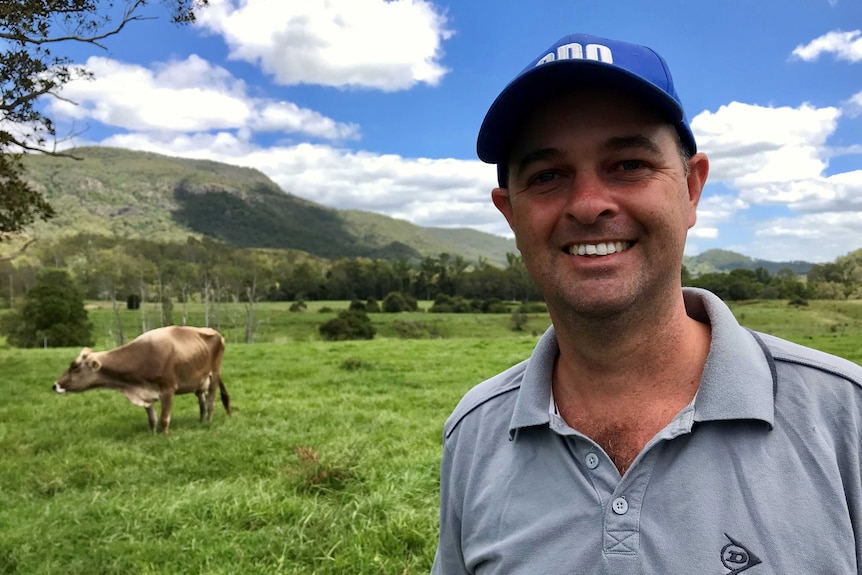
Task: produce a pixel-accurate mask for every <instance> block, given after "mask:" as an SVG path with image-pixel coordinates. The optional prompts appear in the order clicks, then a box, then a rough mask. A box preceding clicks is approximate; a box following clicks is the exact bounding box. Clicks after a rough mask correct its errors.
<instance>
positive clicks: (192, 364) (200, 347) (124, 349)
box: [53, 326, 230, 433]
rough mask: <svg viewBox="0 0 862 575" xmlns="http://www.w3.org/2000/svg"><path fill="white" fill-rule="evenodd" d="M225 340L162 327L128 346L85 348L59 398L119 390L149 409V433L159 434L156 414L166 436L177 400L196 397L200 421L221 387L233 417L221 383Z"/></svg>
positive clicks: (60, 385) (210, 332)
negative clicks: (178, 396)
mask: <svg viewBox="0 0 862 575" xmlns="http://www.w3.org/2000/svg"><path fill="white" fill-rule="evenodd" d="M223 356H224V338H223V337H222V335H221V334H220V333H219V332H217V331H216V330H214V329H210V328H206V327H180V326H168V327H160V328H158V329H153V330H150V331H147V332H145V333H143V334H142V335H140V336H138V337H137V338H135V339H134V340H132V341H130V342H129V343H127V344H126V345H124V346H121V347H118V348H116V349H112V350H110V351H97V352H94V351H93V350H91V349H90V348H89V347H85V348H84V349H82V350H81V353H80V354H78V357H77V358H75V361H73V362H72V364H71V365H70V366H69V369H67V370H66V371H65V373H63V375H61V376H60V379H58V380H57V381H55V382H54V386H53V389H54V391H56V392H57V393H66V392H77V391H87V390H88V389H98V388H104V389H116V390H117V391H122V392H123V393H124V394H126V397H127V398H129V401H131V402H132V403H134V404H135V405H140V406H142V407H144V408H145V409H146V410H147V420H148V421H149V424H150V431H152V432H153V433H155V432H156V411H155V409H153V404H154V403H155V402H157V401H160V402H161V404H162V406H161V413H160V414H159V415H160V417H159V422H160V424H161V429H162V432H163V433H167V432H168V428H169V427H170V424H171V407H172V406H173V402H174V395H176V394H182V393H194V394H195V395H197V396H198V404H199V405H200V412H201V416H200V421H201V423H203V422H204V421H209V420H210V419H211V418H212V414H213V405H214V403H215V392H216V388H218V389H219V391H220V392H221V402H222V404H223V405H224V408H225V411H227V413H228V415H230V397H229V396H228V394H227V389H225V386H224V382H222V379H221V362H222V357H223Z"/></svg>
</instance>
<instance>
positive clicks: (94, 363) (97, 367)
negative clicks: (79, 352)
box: [87, 359, 102, 371]
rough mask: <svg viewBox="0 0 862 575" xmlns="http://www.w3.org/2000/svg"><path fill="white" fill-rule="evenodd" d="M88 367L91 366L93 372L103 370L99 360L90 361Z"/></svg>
mask: <svg viewBox="0 0 862 575" xmlns="http://www.w3.org/2000/svg"><path fill="white" fill-rule="evenodd" d="M87 365H89V366H90V369H92V370H93V371H99V370H100V369H102V362H101V361H99V360H98V359H91V360H89V361H88V362H87Z"/></svg>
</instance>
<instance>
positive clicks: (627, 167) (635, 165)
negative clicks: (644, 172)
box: [618, 160, 645, 172]
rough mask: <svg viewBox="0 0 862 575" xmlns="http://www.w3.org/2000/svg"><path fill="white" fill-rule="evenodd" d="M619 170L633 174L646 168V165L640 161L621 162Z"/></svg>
mask: <svg viewBox="0 0 862 575" xmlns="http://www.w3.org/2000/svg"><path fill="white" fill-rule="evenodd" d="M618 165H619V168H620V169H621V170H622V171H624V172H632V171H634V170H639V169H640V168H643V167H644V165H645V164H644V163H643V162H642V161H640V160H624V161H622V162H620V163H619V164H618Z"/></svg>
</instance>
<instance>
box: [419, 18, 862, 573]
mask: <svg viewBox="0 0 862 575" xmlns="http://www.w3.org/2000/svg"><path fill="white" fill-rule="evenodd" d="M478 154H479V157H480V158H481V159H482V160H483V161H485V162H488V163H494V164H497V172H498V179H499V184H500V187H499V188H496V189H494V190H493V191H492V194H491V195H492V199H493V202H494V205H495V206H496V207H497V208H498V209H499V210H500V212H502V214H503V215H504V216H505V217H506V220H507V221H508V223H509V225H510V227H511V228H512V230H513V232H514V234H515V238H516V241H517V245H518V248H519V249H520V251H521V253H522V255H523V258H524V263H525V264H526V266H527V269H528V271H529V272H530V275H531V276H532V277H533V279H534V280H535V281H536V283H537V284H538V286H539V287H540V289H541V291H542V293H543V295H544V297H545V300H546V302H547V305H548V311H549V313H550V317H551V321H552V327H551V328H550V329H549V330H548V331H547V332H546V333H545V334H544V336H543V337H542V338H541V340H540V342H539V343H538V345H537V347H536V349H535V351H534V352H533V354H532V356H531V357H530V358H529V359H528V360H526V361H525V362H523V363H520V364H518V365H516V366H514V367H512V368H510V369H509V370H507V371H505V372H503V373H501V374H499V375H497V376H495V377H493V378H491V379H489V380H487V381H485V382H483V383H481V384H480V385H478V386H477V387H475V388H474V389H472V390H471V391H470V392H468V393H467V394H466V395H465V397H464V398H463V399H462V401H461V402H460V403H459V405H458V406H457V408H456V409H455V411H454V412H453V413H452V414H451V416H450V417H449V419H448V420H447V422H446V425H445V430H444V449H443V462H442V466H441V478H440V495H441V502H440V505H441V508H440V541H439V546H438V550H437V555H436V558H435V562H434V567H433V573H438V574H445V575H454V574H461V573H477V574H488V573H499V574H506V575H516V574H530V575H534V574H539V573H541V574H562V573H572V574H578V575H584V574H587V575H588V574H614V575H623V574H629V573H631V574H634V573H644V574H660V575H691V574H698V575H703V574H716V575H718V574H722V575H727V574H733V575H736V574H739V573H743V572H745V575H758V574H764V575H765V574H767V573H769V574H775V573H780V574H795V573H799V574H813V573H818V574H826V573H829V574H838V573H841V574H848V573H862V466H860V457H862V450H860V443H862V440H860V436H862V368H860V367H859V366H857V365H856V364H854V363H852V362H849V361H846V360H843V359H840V358H837V357H834V356H830V355H827V354H824V353H821V352H818V351H815V350H812V349H808V348H804V347H801V346H798V345H794V344H792V343H789V342H786V341H783V340H780V339H778V338H775V337H771V336H768V335H764V334H756V333H754V332H751V331H749V330H747V329H745V328H743V327H741V326H740V325H739V324H738V323H737V321H736V320H735V319H734V316H733V315H732V313H731V312H730V310H729V309H728V308H727V306H726V305H724V304H723V303H722V301H721V300H720V299H719V298H717V297H716V296H714V295H713V294H711V293H709V292H706V291H704V290H697V289H683V288H682V287H681V282H680V269H681V263H682V256H683V249H684V245H685V239H686V234H687V230H688V229H689V228H691V227H692V226H693V225H694V223H695V217H696V215H695V211H696V208H697V204H698V201H699V200H700V195H701V191H702V189H703V186H704V183H705V182H706V178H707V173H708V171H709V163H708V160H707V158H706V156H705V155H704V154H703V153H699V152H698V151H697V146H696V143H695V139H694V136H693V134H692V132H691V129H690V127H689V125H688V122H687V120H686V117H685V114H684V112H683V107H682V104H681V102H680V99H679V97H678V95H677V93H676V91H675V88H674V85H673V81H672V79H671V75H670V71H669V70H668V68H667V65H666V63H665V61H664V60H663V59H662V58H661V57H660V56H659V55H658V54H656V53H655V52H654V51H652V50H651V49H649V48H645V47H642V46H637V45H632V44H628V43H625V42H619V41H614V40H609V39H603V38H596V37H592V36H586V35H581V34H576V35H572V36H567V37H565V38H562V39H561V40H559V41H558V42H557V43H555V44H554V45H553V46H551V47H550V48H549V49H548V50H546V51H544V52H542V53H541V54H540V55H539V57H538V58H537V59H536V60H534V61H533V62H532V63H531V64H530V65H529V66H527V68H526V69H525V70H524V71H523V72H521V74H520V75H518V76H517V77H516V78H515V79H514V80H513V81H512V82H511V83H510V84H509V85H508V86H507V87H506V88H505V89H504V90H503V91H502V92H501V93H500V95H499V96H498V97H497V99H496V100H495V102H494V103H493V104H492V106H491V108H490V110H489V111H488V114H487V115H486V117H485V120H484V123H483V124H482V128H481V130H480V132H479V138H478Z"/></svg>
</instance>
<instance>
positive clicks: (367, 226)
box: [24, 147, 516, 266]
mask: <svg viewBox="0 0 862 575" xmlns="http://www.w3.org/2000/svg"><path fill="white" fill-rule="evenodd" d="M70 153H72V154H74V155H75V156H78V157H80V158H82V159H81V160H80V161H76V160H71V159H67V158H55V157H50V156H37V155H28V156H26V157H25V158H24V165H25V167H26V170H27V177H28V179H29V180H30V181H31V182H32V183H33V185H34V187H36V188H37V189H39V190H40V191H42V192H43V193H44V194H45V196H46V197H47V199H48V200H49V201H50V203H51V205H52V206H53V207H54V209H55V210H56V212H57V215H56V217H54V218H52V219H51V220H49V221H48V222H39V223H37V224H35V225H34V226H33V227H32V231H33V233H32V235H33V236H36V237H58V236H66V235H74V234H78V233H82V232H87V233H96V234H103V235H108V236H118V237H126V238H149V239H160V240H164V241H183V240H185V238H186V237H187V236H189V235H191V236H196V237H200V236H210V237H213V238H215V239H218V240H221V241H223V242H225V243H228V244H230V245H233V246H235V247H243V248H251V247H255V248H280V249H297V250H303V251H305V252H308V253H310V254H312V255H315V256H319V257H323V258H330V259H331V258H337V257H370V258H384V259H401V258H403V259H408V260H417V259H420V258H423V257H426V256H435V257H436V256H438V255H439V254H441V253H444V252H445V253H449V254H451V255H461V256H462V257H464V258H465V259H466V260H468V261H472V262H477V261H479V260H480V259H485V260H487V261H488V262H490V263H493V264H495V265H499V266H503V265H505V263H506V253H507V252H514V251H516V248H515V243H514V241H513V240H511V239H508V238H504V237H501V236H495V235H493V234H487V233H483V232H479V231H476V230H472V229H466V228H458V229H451V228H430V227H422V226H417V225H414V224H411V223H409V222H406V221H403V220H397V219H394V218H389V217H387V216H383V215H380V214H375V213H371V212H363V211H358V210H336V209H332V208H327V207H324V206H322V205H319V204H316V203H314V202H311V201H308V200H305V199H302V198H299V197H297V196H295V195H292V194H289V193H286V192H284V191H283V190H282V189H281V188H280V187H279V186H278V185H277V184H276V183H275V182H273V181H272V180H270V179H269V178H268V177H267V176H266V175H265V174H263V173H262V172H260V171H258V170H255V169H251V168H242V167H238V166H232V165H228V164H223V163H219V162H212V161H207V160H189V159H184V158H174V157H169V156H163V155H159V154H153V153H149V152H137V151H131V150H125V149H119V148H105V147H86V148H76V149H74V150H71V151H70Z"/></svg>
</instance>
